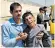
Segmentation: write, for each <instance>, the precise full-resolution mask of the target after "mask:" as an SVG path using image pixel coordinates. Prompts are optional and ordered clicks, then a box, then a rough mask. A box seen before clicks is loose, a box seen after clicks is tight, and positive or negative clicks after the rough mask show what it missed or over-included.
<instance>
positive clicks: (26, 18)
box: [25, 15, 33, 19]
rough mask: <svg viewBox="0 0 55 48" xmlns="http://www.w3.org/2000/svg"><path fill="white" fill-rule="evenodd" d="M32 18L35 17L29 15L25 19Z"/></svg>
mask: <svg viewBox="0 0 55 48" xmlns="http://www.w3.org/2000/svg"><path fill="white" fill-rule="evenodd" d="M32 17H33V16H32V15H28V16H27V17H25V19H28V18H32Z"/></svg>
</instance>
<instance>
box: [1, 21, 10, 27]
mask: <svg viewBox="0 0 55 48" xmlns="http://www.w3.org/2000/svg"><path fill="white" fill-rule="evenodd" d="M9 24H10V22H9V21H6V22H4V23H3V24H2V26H1V27H8V26H9Z"/></svg>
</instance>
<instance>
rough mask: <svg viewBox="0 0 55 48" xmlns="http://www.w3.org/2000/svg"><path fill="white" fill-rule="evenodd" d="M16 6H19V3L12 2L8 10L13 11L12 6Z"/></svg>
mask: <svg viewBox="0 0 55 48" xmlns="http://www.w3.org/2000/svg"><path fill="white" fill-rule="evenodd" d="M16 6H21V5H20V4H19V3H17V2H14V3H12V4H11V5H10V11H11V12H13V10H14V8H15V7H16ZM21 7H22V6H21Z"/></svg>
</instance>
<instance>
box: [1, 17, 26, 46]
mask: <svg viewBox="0 0 55 48" xmlns="http://www.w3.org/2000/svg"><path fill="white" fill-rule="evenodd" d="M25 28H26V24H23V23H22V22H21V23H20V24H16V23H15V21H14V20H13V18H11V19H9V20H8V21H7V22H6V23H5V24H3V25H2V44H3V46H5V47H16V46H18V47H22V46H23V42H22V40H18V41H17V40H16V37H17V36H19V35H18V34H19V33H20V32H23V30H24V29H25Z"/></svg>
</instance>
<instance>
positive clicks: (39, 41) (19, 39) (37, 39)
mask: <svg viewBox="0 0 55 48" xmlns="http://www.w3.org/2000/svg"><path fill="white" fill-rule="evenodd" d="M46 8H47V7H41V8H40V9H39V11H40V13H39V14H38V15H37V23H35V22H36V21H35V17H34V15H33V14H32V13H31V12H29V11H27V12H25V13H24V14H23V15H22V19H21V14H22V6H21V5H20V4H19V3H17V2H14V3H12V4H11V5H10V13H11V14H12V18H10V19H9V20H8V21H7V22H5V23H4V24H3V25H2V26H1V29H2V45H3V46H4V47H12V48H19V47H22V48H23V47H41V48H44V47H51V45H52V43H51V36H50V34H49V33H48V32H47V31H46V25H45V23H46V22H47V21H49V18H48V17H49V14H48V13H47V11H46ZM44 15H45V16H46V17H45V16H44ZM44 17H45V19H46V20H45V19H44Z"/></svg>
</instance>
